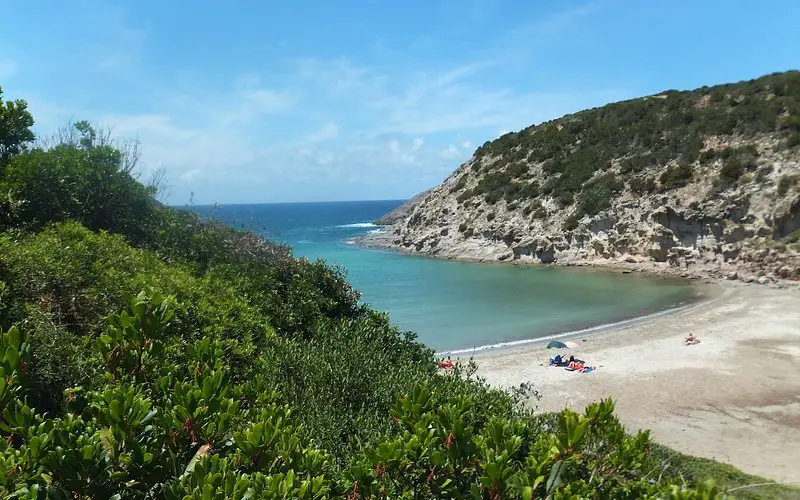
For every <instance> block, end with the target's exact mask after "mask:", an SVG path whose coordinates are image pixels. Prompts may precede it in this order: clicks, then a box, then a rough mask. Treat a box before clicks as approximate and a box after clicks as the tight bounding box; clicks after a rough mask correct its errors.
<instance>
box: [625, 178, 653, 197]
mask: <svg viewBox="0 0 800 500" xmlns="http://www.w3.org/2000/svg"><path fill="white" fill-rule="evenodd" d="M628 184H629V185H630V187H631V190H632V191H633V192H634V193H637V194H644V193H652V192H653V191H655V190H656V181H655V179H654V178H652V177H632V178H631V180H630V181H629V182H628Z"/></svg>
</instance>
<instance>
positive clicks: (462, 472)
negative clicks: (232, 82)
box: [0, 292, 716, 498]
mask: <svg viewBox="0 0 800 500" xmlns="http://www.w3.org/2000/svg"><path fill="white" fill-rule="evenodd" d="M179 306H180V305H179V304H178V303H177V301H176V300H175V299H174V298H173V297H171V296H166V297H164V296H162V295H160V294H158V293H154V294H152V295H148V294H146V293H144V292H141V293H139V294H138V295H136V296H135V297H129V298H128V305H127V308H126V310H124V311H123V312H121V313H119V314H112V315H110V316H109V317H108V318H107V322H106V325H105V327H104V328H103V329H102V332H101V333H99V334H98V335H97V336H95V337H94V338H93V339H92V340H91V342H90V343H89V345H88V347H89V348H91V349H92V350H93V359H95V360H96V363H97V364H98V366H97V367H96V368H97V370H96V374H97V377H98V378H99V379H100V380H101V382H100V383H99V384H97V387H96V388H95V389H93V390H87V389H86V388H84V387H80V386H78V387H72V388H69V389H67V390H66V391H65V395H66V398H65V402H64V406H65V408H64V410H63V411H60V412H57V414H55V415H52V416H51V415H45V414H43V413H41V412H39V411H37V409H36V408H32V407H31V406H29V405H28V404H27V403H26V402H25V400H24V397H23V396H24V392H25V388H26V385H27V384H26V382H27V383H30V379H29V378H28V377H27V369H28V367H29V366H30V363H31V361H32V358H31V355H30V354H31V348H30V343H29V341H28V338H27V336H26V335H25V334H24V333H23V332H22V331H21V330H20V329H19V328H17V327H12V328H11V329H10V330H9V331H8V332H6V333H4V334H3V335H2V339H0V352H3V353H4V355H3V360H2V361H3V362H2V366H1V367H0V375H1V376H2V379H0V380H2V383H0V410H1V411H2V421H0V432H2V433H3V436H4V437H5V439H4V440H2V441H0V452H2V454H1V455H0V484H2V486H3V487H4V488H5V489H6V491H7V492H9V493H11V492H13V493H12V496H14V497H17V498H44V497H46V498H70V497H75V496H78V497H81V498H84V497H87V498H110V497H112V496H115V495H116V497H117V498H146V497H154V496H156V497H164V498H187V497H188V498H194V497H197V498H246V497H253V496H255V497H264V498H323V497H327V496H331V495H335V496H344V495H349V496H350V497H351V498H374V497H381V498H383V497H389V498H396V497H408V498H420V497H421V498H431V497H439V498H441V497H449V498H462V497H470V498H507V497H524V498H533V497H534V496H536V497H539V496H550V497H553V498H573V497H576V496H577V497H596V496H598V495H599V496H603V497H607V498H611V497H613V498H646V497H649V496H651V495H671V496H672V497H674V498H708V497H709V496H710V495H713V494H714V493H715V492H716V489H715V488H714V486H713V484H710V483H709V484H701V485H699V486H698V488H697V489H696V490H685V489H681V488H678V487H677V486H670V485H668V484H665V483H660V482H658V481H656V480H652V479H651V480H648V479H647V476H648V475H650V474H655V473H656V472H657V470H647V468H648V467H651V466H653V464H652V463H648V454H649V452H650V442H649V438H648V435H647V433H639V434H637V435H635V436H629V435H626V433H625V432H624V429H623V428H622V426H621V425H620V424H619V422H618V421H617V420H616V419H615V418H614V417H613V414H612V412H613V403H611V401H604V402H601V403H599V404H595V405H592V406H590V407H589V408H587V410H586V413H585V414H584V415H578V414H575V413H573V412H571V411H568V410H565V411H564V412H563V413H562V414H561V415H560V416H559V417H558V421H557V424H556V425H554V426H553V425H550V424H547V423H544V422H537V421H536V420H532V419H525V418H513V417H511V418H510V417H509V416H502V415H496V414H492V412H491V411H486V410H485V408H482V405H481V404H480V402H479V401H478V400H477V398H476V396H475V395H474V394H473V395H470V394H468V393H466V392H462V393H461V394H456V395H453V396H450V397H447V396H445V394H444V391H442V387H441V386H438V387H437V385H436V384H425V383H423V384H421V385H417V387H416V388H415V389H414V391H413V392H412V393H411V394H409V395H406V396H403V397H401V398H400V399H399V401H398V402H397V404H396V405H395V406H394V407H393V410H392V417H391V422H392V423H391V425H390V427H389V430H388V432H387V435H385V436H382V437H380V438H379V439H377V440H376V441H375V442H374V443H373V444H372V445H370V446H366V447H365V448H364V449H363V450H362V452H360V453H357V454H355V455H354V456H353V457H352V459H351V460H350V463H349V464H347V465H344V466H341V467H337V466H336V463H335V460H333V459H332V457H331V455H330V454H329V453H328V452H326V451H325V450H323V449H321V448H320V447H319V446H318V445H317V444H316V443H315V442H314V441H313V440H312V439H310V438H309V435H310V433H309V431H308V430H307V429H306V428H305V427H304V426H303V425H302V424H301V423H300V422H299V420H298V418H297V417H296V416H295V414H294V411H293V410H292V408H291V407H290V406H289V405H286V404H280V403H278V402H276V400H277V399H278V397H277V395H275V394H266V393H260V394H257V395H252V394H247V393H248V387H247V386H246V384H236V383H234V382H233V377H232V374H231V372H230V370H229V369H228V368H227V367H226V364H225V363H224V362H223V359H224V358H225V353H224V350H225V347H224V344H223V343H222V342H219V341H214V340H211V339H210V338H204V339H202V340H197V341H196V342H194V343H193V344H190V345H187V346H186V351H187V352H186V358H185V359H184V360H183V361H182V362H181V363H174V362H170V360H169V358H170V356H169V354H168V349H167V347H168V346H167V345H166V344H165V342H164V341H165V339H167V338H169V335H168V331H169V329H170V327H171V324H172V322H173V320H175V318H176V314H175V312H176V310H177V309H179ZM448 392H449V391H448ZM385 418H386V420H387V421H389V420H390V419H389V415H386V417H385Z"/></svg>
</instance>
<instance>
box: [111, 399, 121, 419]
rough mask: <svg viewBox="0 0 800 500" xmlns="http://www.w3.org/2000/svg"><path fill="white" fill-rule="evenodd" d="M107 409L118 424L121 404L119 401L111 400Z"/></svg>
mask: <svg viewBox="0 0 800 500" xmlns="http://www.w3.org/2000/svg"><path fill="white" fill-rule="evenodd" d="M108 409H109V411H110V412H111V416H112V417H113V418H114V420H116V421H118V422H119V421H121V420H122V402H121V401H120V400H119V399H114V400H112V401H111V404H109V405H108Z"/></svg>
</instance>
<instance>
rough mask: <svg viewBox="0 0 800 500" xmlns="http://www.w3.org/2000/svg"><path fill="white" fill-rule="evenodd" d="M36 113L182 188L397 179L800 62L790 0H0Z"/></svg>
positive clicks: (18, 76)
mask: <svg viewBox="0 0 800 500" xmlns="http://www.w3.org/2000/svg"><path fill="white" fill-rule="evenodd" d="M0 17H2V18H3V29H2V30H0V86H2V87H3V89H4V92H5V97H6V98H16V97H22V98H25V99H27V100H28V102H29V105H30V108H31V110H32V112H33V113H34V117H35V119H36V121H37V124H36V131H37V133H39V134H42V135H47V134H49V133H51V132H52V131H53V130H55V129H56V128H57V127H58V126H60V125H63V124H64V123H66V122H68V121H69V120H80V119H88V120H90V121H92V122H95V123H99V124H102V125H105V126H111V127H113V128H114V132H115V134H116V135H117V136H120V137H138V138H139V140H141V142H142V144H143V149H144V158H143V162H142V168H143V170H144V175H145V176H147V175H148V172H150V171H152V170H155V169H158V168H162V167H163V168H166V170H167V173H168V175H169V178H170V183H171V185H172V187H171V189H170V194H169V197H168V200H169V201H170V202H172V203H178V204H182V203H185V202H187V201H188V200H189V197H190V193H194V201H195V203H212V202H221V203H237V202H238V203H245V202H280V201H322V200H355V199H394V198H406V197H409V196H411V195H413V194H415V193H417V192H419V191H421V190H423V189H426V188H428V187H430V186H432V185H435V184H437V183H439V182H440V181H441V180H442V179H444V178H445V177H446V176H447V175H448V174H449V173H450V172H452V171H453V170H454V169H455V168H456V167H457V166H458V165H459V164H460V163H461V162H463V161H465V160H466V159H468V158H469V157H470V156H471V154H472V152H473V151H474V149H475V147H477V146H478V145H480V144H482V143H483V142H484V141H486V140H490V139H493V138H495V137H497V136H498V135H499V134H501V133H503V132H505V131H511V130H518V129H520V128H523V127H525V126H527V125H530V124H531V123H538V122H541V121H543V120H546V119H550V118H555V117H557V116H561V115H563V114H565V113H569V112H573V111H578V110H580V109H584V108H586V107H593V106H598V105H602V104H604V103H607V102H610V101H615V100H620V99H625V98H630V97H635V96H639V95H646V94H652V93H655V92H658V91H661V90H664V89H669V88H677V89H688V88H695V87H698V86H702V85H706V84H708V85H711V84H715V83H722V82H729V81H737V80H742V79H748V78H753V77H756V76H760V75H762V74H765V73H770V72H773V71H783V70H787V69H797V68H798V67H800V28H798V26H800V2H798V1H796V0H786V1H783V0H771V1H769V2H754V1H735V0H731V1H700V2H698V1H682V0H676V1H672V2H649V1H647V2H646V1H633V0H631V1H623V0H598V1H590V2H587V1H574V2H573V1H534V0H527V1H521V0H520V1H502V0H494V1H493V0H459V1H454V0H443V1H434V0H427V1H418V0H409V1H406V2H397V1H391V2H390V1H378V0H375V1H348V0H340V1H337V2H333V1H324V2H323V1H309V2H235V1H233V2H226V3H223V2H213V3H212V2H204V1H192V2H188V1H169V2H163V1H158V2H156V1H149V0H137V1H128V2H124V1H115V2H102V1H98V0H90V1H82V0H76V1H66V0H64V1H53V0H51V1H39V0H29V1H25V2H5V3H4V5H2V6H0Z"/></svg>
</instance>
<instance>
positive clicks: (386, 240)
mask: <svg viewBox="0 0 800 500" xmlns="http://www.w3.org/2000/svg"><path fill="white" fill-rule="evenodd" d="M378 227H379V228H382V229H384V231H381V232H379V233H371V234H369V233H368V234H363V235H361V236H359V237H357V238H353V239H352V240H351V241H352V244H354V245H356V246H359V247H361V248H364V249H371V250H380V251H385V252H393V253H397V254H400V255H406V256H410V257H420V258H427V259H437V260H447V261H454V262H471V263H476V264H491V265H514V266H535V267H545V268H546V267H564V268H570V269H585V270H592V271H601V272H611V273H620V274H631V273H637V274H644V275H648V276H652V277H659V278H675V279H686V280H692V281H709V282H724V281H736V282H741V283H745V284H749V283H757V284H760V285H769V286H773V287H778V288H798V289H800V282H798V281H793V280H788V279H782V278H779V277H776V276H770V277H769V278H767V276H766V275H764V274H762V275H759V273H758V271H752V272H751V271H744V270H736V269H734V268H730V269H727V268H722V267H712V268H709V267H704V266H701V265H693V266H688V267H678V266H672V265H670V264H669V263H667V262H654V261H650V260H646V259H645V260H637V261H635V262H628V261H625V260H620V259H610V258H609V259H605V258H595V259H580V260H567V261H558V260H556V261H554V262H550V263H542V262H537V261H535V260H530V259H507V260H499V259H497V258H496V255H495V254H493V253H490V254H487V255H484V256H476V255H472V254H469V253H458V254H445V255H441V254H432V253H430V252H416V251H413V250H411V249H409V248H403V247H399V246H397V245H394V244H393V243H392V242H391V241H392V238H393V237H394V236H393V233H392V232H391V229H392V227H393V226H378ZM762 278H763V279H764V280H766V281H763V282H762V281H759V280H762ZM773 278H774V279H773Z"/></svg>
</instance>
